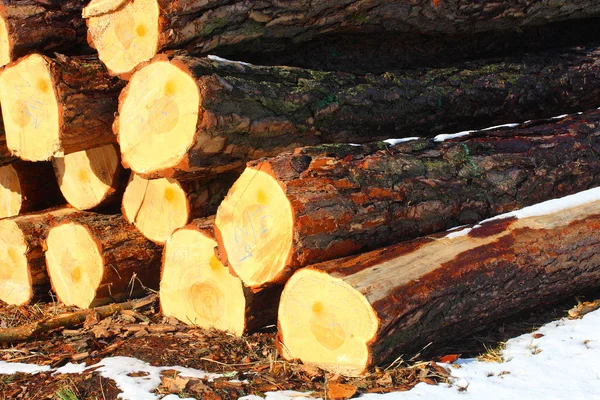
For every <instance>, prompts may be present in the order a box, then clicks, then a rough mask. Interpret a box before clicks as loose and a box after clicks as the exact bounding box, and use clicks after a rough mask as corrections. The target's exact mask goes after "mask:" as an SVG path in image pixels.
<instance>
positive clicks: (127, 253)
mask: <svg viewBox="0 0 600 400" xmlns="http://www.w3.org/2000/svg"><path fill="white" fill-rule="evenodd" d="M46 244H47V248H48V250H47V251H46V263H47V264H46V265H47V267H48V274H49V276H50V282H51V284H52V289H53V290H54V292H55V293H56V295H57V296H58V298H59V299H60V300H61V301H62V302H63V303H65V304H66V305H75V306H78V307H80V308H89V307H95V306H97V305H101V304H106V303H110V302H115V301H116V302H118V301H122V300H123V299H126V298H130V297H135V296H139V295H141V294H144V293H145V292H146V289H147V288H150V289H158V286H159V281H160V258H161V250H162V247H161V246H158V245H156V244H154V243H152V242H150V241H149V240H147V239H146V238H145V237H144V236H143V235H142V234H141V233H140V232H139V231H138V230H137V229H136V228H135V227H134V226H132V225H130V224H129V223H128V222H127V221H126V220H125V218H123V217H122V216H121V215H103V214H96V213H90V212H86V211H79V212H78V213H77V214H76V215H75V216H72V217H69V216H67V217H65V218H62V219H61V220H60V221H59V222H58V223H57V224H56V225H55V226H54V227H52V228H51V229H50V233H49V234H48V239H47V241H46Z"/></svg>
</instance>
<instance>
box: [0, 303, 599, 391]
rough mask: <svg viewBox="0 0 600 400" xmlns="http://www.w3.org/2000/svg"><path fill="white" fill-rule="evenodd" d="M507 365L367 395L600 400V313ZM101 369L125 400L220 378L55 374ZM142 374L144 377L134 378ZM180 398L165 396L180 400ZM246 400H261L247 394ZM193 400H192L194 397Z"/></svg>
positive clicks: (535, 335) (560, 325) (533, 345)
mask: <svg viewBox="0 0 600 400" xmlns="http://www.w3.org/2000/svg"><path fill="white" fill-rule="evenodd" d="M502 354H503V358H504V362H502V363H489V362H482V361H477V360H475V359H460V360H458V361H457V362H456V363H455V365H456V366H447V367H448V368H450V370H451V380H452V383H451V384H450V385H447V384H441V385H438V386H432V385H427V384H425V383H420V384H418V385H417V386H415V388H413V389H412V390H410V391H407V392H395V393H388V394H381V395H380V394H367V395H363V396H362V397H360V398H361V399H364V400H396V399H397V400H413V399H438V398H441V399H444V400H446V399H448V400H452V399H460V400H465V399H478V400H479V399H485V400H505V399H508V400H564V399H568V400H579V399H581V400H594V399H599V400H600V362H599V360H600V310H597V311H594V312H591V313H589V314H587V315H585V316H584V317H583V318H582V319H575V320H568V319H561V320H559V321H555V322H551V323H549V324H546V325H544V326H543V327H541V328H540V329H538V330H537V331H535V332H532V333H528V334H524V335H521V336H519V337H517V338H514V339H511V340H509V341H508V342H507V343H506V348H505V349H504V351H503V353H502ZM48 370H50V369H49V367H40V366H37V365H31V364H22V363H7V362H0V374H13V373H16V372H24V373H32V374H35V373H39V372H41V371H48ZM91 370H96V371H98V372H99V373H101V374H102V376H103V377H106V378H110V379H113V380H114V381H115V382H116V384H117V386H118V387H119V389H120V390H121V391H122V394H121V397H120V398H122V399H131V400H144V399H159V398H160V397H159V395H156V394H154V393H152V392H153V391H154V390H155V389H156V388H157V387H158V385H159V384H160V373H161V372H162V371H165V370H177V371H179V372H180V375H181V376H188V377H199V378H208V379H211V378H212V379H214V378H216V377H218V376H219V375H217V374H209V373H206V372H203V371H199V370H195V369H190V368H183V367H153V366H151V365H149V364H148V363H145V362H143V361H140V360H137V359H134V358H129V357H109V358H105V359H104V360H102V361H101V362H100V363H98V364H95V365H91V366H89V367H85V365H84V364H67V365H65V366H64V367H61V368H59V369H57V370H55V373H82V372H84V371H87V372H88V373H89V371H91ZM132 372H142V373H143V374H142V375H143V376H137V377H132V376H129V374H131V373H132ZM177 398H178V397H176V396H174V395H170V396H166V397H162V399H163V400H175V399H177ZM306 398H310V394H307V393H298V392H292V391H285V392H268V393H266V394H265V399H266V400H302V399H306ZM241 399H243V400H259V399H261V397H258V396H245V397H242V398H241ZM188 400H192V399H191V398H190V399H188Z"/></svg>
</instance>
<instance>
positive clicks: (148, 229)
mask: <svg viewBox="0 0 600 400" xmlns="http://www.w3.org/2000/svg"><path fill="white" fill-rule="evenodd" d="M557 4H558V3H557ZM557 4H553V5H552V6H550V5H548V4H546V3H545V2H538V1H533V0H530V1H525V2H523V1H519V2H517V1H512V0H510V1H504V2H498V3H493V4H489V5H487V4H485V3H482V2H478V1H471V0H462V1H458V0H448V1H442V0H440V1H437V0H434V1H433V2H430V1H421V0H418V1H416V2H412V3H411V4H410V5H409V4H408V3H406V2H405V1H396V0H393V1H390V0H386V1H377V0H376V1H371V2H358V1H350V0H345V1H341V2H322V4H315V2H310V1H297V2H294V3H293V5H292V4H290V5H286V4H285V2H283V3H282V2H274V3H273V4H271V3H270V2H267V3H265V2H253V1H246V0H234V1H227V2H213V1H208V2H207V1H205V2H194V1H186V0H178V1H170V2H166V1H163V0H91V1H85V0H70V1H65V2H50V1H42V0H19V1H11V0H4V1H3V2H2V7H1V8H0V64H1V65H3V67H2V70H1V72H0V102H1V107H2V118H3V128H4V131H3V132H2V135H1V141H0V165H1V167H0V217H1V218H3V219H1V220H0V260H1V262H0V300H1V301H4V302H6V303H8V304H15V305H22V304H27V303H30V302H32V301H38V300H40V299H44V298H45V297H46V296H47V295H48V293H49V290H50V288H51V289H52V291H53V292H54V293H55V294H56V296H57V297H58V298H59V299H60V300H61V301H62V302H64V303H65V304H67V305H75V306H78V307H81V308H90V307H95V306H98V305H101V304H106V303H110V302H115V301H122V300H124V299H126V298H129V297H133V296H136V295H139V294H142V293H144V292H145V291H146V290H148V289H155V290H157V289H160V302H161V308H162V312H163V313H164V314H165V315H168V316H174V317H176V318H178V319H179V320H181V321H184V322H186V323H189V324H194V325H198V326H201V327H214V328H217V329H223V330H228V331H230V332H232V333H234V334H236V335H243V334H248V333H251V332H256V331H258V330H260V329H261V328H264V327H267V326H270V325H273V324H275V323H277V324H278V328H279V334H278V345H279V348H280V353H281V354H282V355H283V356H284V357H286V358H288V359H292V358H299V359H301V360H302V361H303V362H306V363H312V364H315V365H318V366H319V367H322V368H325V369H328V370H331V371H335V372H339V373H343V374H350V375H353V374H359V373H361V372H363V371H365V370H366V369H367V368H368V367H369V366H371V365H373V364H383V363H386V362H389V361H391V360H393V359H395V358H397V357H398V356H399V355H400V354H403V353H410V352H415V351H418V350H419V349H420V348H422V347H423V346H425V345H427V344H428V343H430V342H433V343H434V344H435V345H439V344H442V343H444V342H446V341H448V340H452V339H453V338H456V337H457V336H458V335H464V334H468V333H472V332H474V331H476V330H478V329H482V328H483V327H484V326H485V325H486V324H489V323H492V322H494V321H495V320H497V319H499V318H502V317H505V316H508V315H511V314H514V313H516V312H519V311H522V310H525V309H528V308H531V307H534V306H537V305H539V304H543V303H548V302H551V301H556V300H560V299H561V298H564V297H567V296H570V295H572V294H574V293H579V292H581V291H583V290H586V289H590V288H593V287H596V286H598V285H599V284H600V229H599V228H600V189H594V188H595V187H597V186H600V157H599V155H598V154H599V152H600V110H598V109H596V108H595V107H598V106H600V44H597V43H596V44H595V43H593V42H589V41H588V40H589V39H590V38H594V35H593V32H581V33H580V35H575V36H574V37H571V36H569V37H565V38H564V40H565V41H566V42H569V41H571V42H573V43H571V44H574V46H573V47H569V48H564V47H561V48H560V50H553V49H547V48H544V46H547V45H548V42H549V41H551V40H553V39H551V38H550V37H546V36H544V35H551V33H550V32H556V30H557V29H559V28H560V29H563V30H564V31H565V32H567V31H568V32H574V31H575V30H576V29H575V27H579V26H582V25H585V26H598V25H599V24H598V21H599V20H594V19H593V18H594V17H600V5H598V4H597V2H593V1H587V0H576V1H571V2H567V3H564V4H563V3H560V4H558V5H557ZM517 29H518V30H519V31H520V32H522V36H519V35H515V33H514V32H515V31H516V30H517ZM532 32H537V35H538V36H541V37H543V38H542V39H540V40H538V41H537V42H535V45H534V44H532V45H531V46H534V47H536V48H535V50H536V52H534V53H519V52H518V51H512V52H511V54H510V55H507V54H505V53H501V52H499V51H500V50H505V49H507V48H508V49H512V50H514V49H516V48H518V46H517V45H516V44H515V42H517V41H523V40H524V38H527V37H529V36H528V35H532ZM554 34H555V33H554ZM336 35H337V36H336ZM336 38H337V39H336ZM383 38H385V40H386V41H382V42H381V43H388V44H387V45H381V46H382V47H381V48H379V50H375V49H373V48H372V44H373V43H374V42H377V41H378V40H383ZM472 38H479V39H478V40H472ZM598 38H599V39H600V36H599V37H598ZM405 39H406V40H405ZM336 40H339V42H340V43H343V48H344V49H345V50H348V48H349V47H351V48H352V51H353V52H354V55H345V56H343V57H340V59H339V61H336V59H335V58H336V56H335V49H333V48H332V49H331V51H330V52H329V53H331V54H329V55H328V56H327V55H324V53H327V51H323V49H324V48H325V47H326V46H333V44H335V43H336ZM389 41H393V42H394V43H397V46H396V45H394V46H393V47H394V48H395V49H394V51H390V52H386V50H385V49H386V48H387V47H390V45H389V43H390V42H389ZM349 42H352V43H353V45H351V46H350V45H349V44H348V43H349ZM332 43H333V44H332ZM426 43H429V44H431V43H443V44H444V46H445V47H446V48H451V49H455V48H456V49H457V48H462V49H464V46H462V44H464V43H469V45H468V46H469V48H468V51H466V52H460V51H449V52H447V53H448V54H447V55H448V56H449V57H448V59H446V60H444V63H442V62H441V61H440V60H436V59H435V57H434V55H433V53H435V51H436V50H435V48H433V49H432V50H431V51H429V52H427V54H424V51H423V48H425V47H423V46H424V44H426ZM498 43H502V45H498ZM560 43H561V45H564V43H563V42H560ZM340 46H342V45H340ZM386 46H387V47H386ZM403 46H404V47H403ZM465 46H466V45H465ZM418 48H420V49H421V53H422V54H420V56H419V54H417V53H418V52H417V50H416V49H418ZM317 49H321V50H319V52H317ZM348 51H349V50H348ZM311 52H315V54H318V55H319V57H321V56H322V58H323V59H322V60H320V59H317V58H315V57H312V58H311V56H310V54H311ZM494 52H496V53H494ZM375 53H377V57H379V59H378V60H377V61H373V64H374V66H375V67H374V68H379V67H380V66H381V65H396V66H398V65H401V66H404V65H410V66H412V67H414V68H412V69H398V68H396V69H395V70H388V69H386V70H385V71H386V72H377V73H363V72H357V71H358V69H359V68H358V67H357V69H356V71H353V70H352V67H351V64H352V63H353V62H355V61H356V60H357V58H360V57H359V56H358V55H360V54H370V55H373V54H375ZM386 53H387V54H386ZM465 53H470V54H472V55H473V54H475V55H478V56H482V55H490V53H491V54H492V55H493V54H496V55H498V57H496V58H476V59H473V58H471V59H465V55H464V54H465ZM209 54H218V55H220V56H233V57H245V59H248V60H252V61H254V62H260V63H263V65H262V66H259V65H254V64H249V63H246V62H238V61H230V60H227V59H225V58H221V57H219V56H215V55H209ZM290 54H294V55H295V56H290ZM444 54H446V53H444ZM452 54H453V57H454V58H452ZM403 55H405V58H402V57H404V56H403ZM500 56H501V57H500ZM363 58H364V57H363ZM307 59H311V63H312V65H311V66H313V67H315V68H317V69H306V68H301V67H298V66H281V65H277V64H278V63H282V62H283V61H282V60H286V61H285V62H286V63H293V61H294V60H297V61H298V65H301V64H303V63H306V60H307ZM278 60H279V61H278ZM415 60H420V61H415ZM363 61H364V60H363ZM319 62H321V64H319ZM336 62H337V64H336ZM268 64H274V65H268ZM367 64H368V63H365V62H362V63H360V65H361V67H360V68H366V67H368V65H367ZM421 64H425V65H429V67H427V68H423V67H418V68H417V67H415V66H416V65H421ZM442 64H443V65H442ZM330 65H334V66H336V67H335V68H336V69H337V71H336V70H324V69H328V68H329V66H330ZM319 66H323V67H322V69H318V67H319ZM324 66H327V68H325V67H324ZM341 71H343V72H341ZM580 110H588V111H584V112H578V111H580ZM562 112H567V113H572V114H570V115H561V116H560V117H553V115H556V114H558V113H562ZM524 120H529V121H527V122H524V123H520V124H516V123H513V122H514V121H524ZM499 124H500V125H499ZM489 125H499V126H496V127H493V128H486V129H481V128H483V127H485V126H489ZM467 129H475V130H470V131H467ZM477 129H479V130H477ZM457 131H459V132H460V133H458V134H449V133H452V132H457ZM392 138H396V139H392ZM398 138H401V139H398ZM553 199H554V200H553ZM67 203H68V204H67ZM515 210H518V211H515ZM463 225H466V226H463ZM458 226H462V227H460V228H456V229H453V228H455V227H458ZM448 230H450V231H448ZM342 257H344V258H342Z"/></svg>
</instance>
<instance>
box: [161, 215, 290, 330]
mask: <svg viewBox="0 0 600 400" xmlns="http://www.w3.org/2000/svg"><path fill="white" fill-rule="evenodd" d="M213 223H214V217H211V218H201V219H196V220H194V221H192V222H191V223H190V224H189V225H187V226H185V227H184V228H181V229H178V230H176V231H175V232H174V233H173V235H172V236H171V237H170V238H169V239H168V240H167V243H166V245H165V250H164V253H163V266H162V271H161V281H160V304H161V309H162V312H163V314H165V315H167V316H173V317H175V318H177V319H179V320H180V321H183V322H185V323H187V324H192V325H197V326H200V327H202V328H207V329H208V328H216V329H221V330H225V331H229V332H231V333H233V334H235V335H238V336H241V335H243V334H246V333H250V332H254V331H256V330H258V329H260V328H263V327H265V326H268V325H273V324H275V323H276V321H277V306H278V305H279V296H280V295H281V290H282V288H283V287H282V286H274V287H273V288H271V289H270V290H262V291H259V292H253V291H252V290H250V289H249V288H248V287H246V286H244V284H242V281H241V280H240V279H239V278H238V277H236V276H234V275H231V273H230V271H229V269H228V268H227V267H225V266H224V265H223V264H222V263H221V262H220V261H219V260H218V259H217V257H216V255H215V247H216V246H217V242H216V240H215V239H214V233H213Z"/></svg>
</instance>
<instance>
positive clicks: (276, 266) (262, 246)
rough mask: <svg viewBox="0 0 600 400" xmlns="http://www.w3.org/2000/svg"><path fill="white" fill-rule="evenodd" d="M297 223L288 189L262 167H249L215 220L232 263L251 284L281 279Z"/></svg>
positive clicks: (240, 275)
mask: <svg viewBox="0 0 600 400" xmlns="http://www.w3.org/2000/svg"><path fill="white" fill-rule="evenodd" d="M263 165H266V164H263ZM293 224H294V217H293V213H292V208H291V206H290V202H289V200H288V199H287V197H286V195H285V192H284V191H283V189H282V188H281V186H280V185H279V183H278V182H277V180H276V179H275V178H273V176H272V175H270V174H269V173H268V172H265V171H262V170H260V168H259V169H253V168H246V170H245V171H244V172H243V173H242V175H241V176H240V177H239V179H238V180H237V181H236V182H235V184H234V185H233V187H232V188H231V189H230V191H229V193H228V195H227V197H226V198H225V200H224V201H223V202H222V203H221V205H220V206H219V209H218V211H217V217H216V220H215V228H216V233H217V237H219V238H220V240H221V241H222V243H223V248H224V250H225V252H226V256H227V261H228V263H229V265H230V266H231V268H232V269H233V270H234V271H235V273H236V274H237V275H238V276H239V277H240V278H241V279H242V281H243V282H244V283H245V284H246V285H248V286H251V287H256V286H261V285H262V284H264V283H266V282H274V281H277V277H278V276H279V275H280V273H281V272H282V271H283V269H284V268H285V266H286V264H287V262H288V258H289V255H290V252H291V246H292V235H293ZM281 283H283V282H281Z"/></svg>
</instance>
